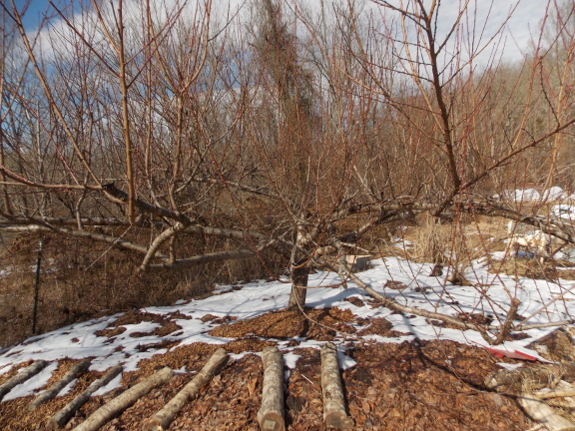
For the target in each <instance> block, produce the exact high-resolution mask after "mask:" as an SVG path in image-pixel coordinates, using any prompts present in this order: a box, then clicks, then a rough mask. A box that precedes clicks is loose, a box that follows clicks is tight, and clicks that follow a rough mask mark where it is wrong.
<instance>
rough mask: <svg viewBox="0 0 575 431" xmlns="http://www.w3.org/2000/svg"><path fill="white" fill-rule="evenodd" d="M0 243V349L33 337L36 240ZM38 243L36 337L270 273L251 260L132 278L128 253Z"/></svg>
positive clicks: (134, 257)
mask: <svg viewBox="0 0 575 431" xmlns="http://www.w3.org/2000/svg"><path fill="white" fill-rule="evenodd" d="M138 234H139V235H144V234H145V233H144V232H142V233H137V234H136V235H138ZM2 239H3V243H4V247H3V248H4V250H3V251H2V252H1V254H0V269H3V270H5V272H4V273H3V274H2V276H1V277H0V348H1V347H6V346H10V345H13V344H15V343H18V342H21V341H23V340H24V339H26V338H28V337H30V336H31V335H33V334H32V306H33V302H34V284H35V265H36V259H37V249H38V240H39V238H38V236H30V235H28V236H26V237H3V238H2ZM132 239H134V238H132ZM186 240H187V242H186V247H185V248H184V250H185V252H186V253H190V254H199V253H202V252H205V251H211V250H212V249H214V248H216V247H220V249H221V247H222V246H223V247H225V244H222V242H221V241H218V240H215V241H211V242H209V243H207V242H206V241H205V240H204V239H203V238H197V237H195V238H194V237H192V236H190V237H189V238H182V241H186ZM43 242H44V249H43V256H42V265H41V278H40V289H39V301H38V312H37V316H38V321H37V331H36V332H37V333H38V334H40V333H44V332H48V331H51V330H54V329H57V328H60V327H62V326H66V325H69V324H72V323H74V322H79V321H84V320H87V319H91V318H94V317H99V316H103V315H109V314H114V313H116V312H119V311H127V310H131V309H134V308H141V307H145V306H149V305H169V304H172V303H173V302H174V301H176V300H178V299H181V298H194V297H200V296H203V295H205V294H206V293H209V292H210V291H211V290H212V289H213V287H214V286H215V283H233V282H236V281H238V280H245V279H255V278H264V277H266V276H269V272H268V271H269V270H270V268H267V269H266V268H263V266H262V265H261V263H260V262H259V260H258V259H257V258H254V259H246V260H243V261H238V262H228V263H225V264H221V263H219V264H217V263H214V264H207V265H204V266H201V267H197V268H193V269H191V270H188V271H165V272H161V273H156V274H136V273H135V271H134V270H135V268H137V266H138V264H139V262H140V261H141V258H142V256H141V255H139V254H136V253H134V252H130V251H125V250H116V249H110V247H109V245H108V244H100V243H94V242H92V241H89V240H85V239H78V238H65V237H61V236H55V235H45V236H44V237H43ZM271 270H276V269H275V268H271Z"/></svg>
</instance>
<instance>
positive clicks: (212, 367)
mask: <svg viewBox="0 0 575 431" xmlns="http://www.w3.org/2000/svg"><path fill="white" fill-rule="evenodd" d="M227 359H228V355H227V354H226V351H225V350H224V349H223V348H221V347H220V348H219V349H218V350H216V351H215V352H214V354H213V355H212V357H211V358H210V359H209V360H208V362H207V363H206V365H204V367H203V368H202V370H201V371H200V372H199V373H198V374H197V375H196V376H195V377H194V378H193V379H192V381H191V382H189V383H188V384H187V385H186V386H184V388H183V389H182V390H181V391H180V392H178V394H177V395H176V396H175V397H174V398H172V399H171V400H170V402H168V404H166V405H165V406H164V408H163V409H162V410H160V411H159V412H157V413H156V414H155V415H154V416H152V417H151V418H150V420H148V422H147V424H146V427H145V429H146V430H152V431H161V430H166V429H168V428H169V426H170V424H171V423H172V421H173V420H174V419H175V417H176V415H177V414H178V413H179V411H180V410H181V409H182V407H184V405H185V404H186V402H188V401H192V400H194V399H195V398H196V397H197V396H198V392H199V390H200V388H201V387H202V386H204V385H205V384H206V383H207V382H208V381H210V380H211V379H212V378H213V377H214V376H215V375H216V374H218V373H219V372H220V371H221V369H222V368H223V367H224V366H225V364H226V363H227Z"/></svg>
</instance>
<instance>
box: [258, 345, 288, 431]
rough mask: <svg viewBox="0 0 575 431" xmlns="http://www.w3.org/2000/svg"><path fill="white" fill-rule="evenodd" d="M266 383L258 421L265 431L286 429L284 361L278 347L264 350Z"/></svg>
mask: <svg viewBox="0 0 575 431" xmlns="http://www.w3.org/2000/svg"><path fill="white" fill-rule="evenodd" d="M262 361H263V364H264V383H263V389H262V405H261V407H260V410H259V411H258V422H259V424H260V428H261V429H262V430H264V431H284V430H285V422H284V361H283V355H282V354H281V352H280V351H279V350H278V348H277V347H266V348H265V349H264V350H263V351H262Z"/></svg>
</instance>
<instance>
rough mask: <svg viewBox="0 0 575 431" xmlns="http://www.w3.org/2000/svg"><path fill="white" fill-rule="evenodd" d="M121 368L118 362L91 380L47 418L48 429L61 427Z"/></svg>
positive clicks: (118, 372) (119, 371)
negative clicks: (74, 396) (81, 390)
mask: <svg viewBox="0 0 575 431" xmlns="http://www.w3.org/2000/svg"><path fill="white" fill-rule="evenodd" d="M122 369H123V367H122V366H121V365H119V364H118V365H116V366H114V367H112V368H110V369H109V370H108V371H107V372H106V374H104V375H103V376H102V377H101V378H99V379H98V380H96V381H94V382H92V384H91V385H90V386H88V389H86V390H85V391H84V392H82V393H81V394H80V395H78V396H77V397H76V398H74V399H73V400H72V401H70V402H69V403H68V405H67V406H66V407H64V408H63V409H62V410H60V411H59V412H58V413H56V414H55V415H54V416H52V417H51V418H50V419H49V420H48V424H47V427H48V429H50V430H57V429H59V428H61V427H63V426H64V425H65V424H66V422H68V420H69V419H70V418H71V417H72V415H73V414H74V413H76V410H78V409H79V408H80V407H82V406H83V405H84V404H86V402H87V401H88V400H89V399H90V397H91V396H92V394H93V393H94V392H96V391H97V390H98V389H100V388H101V387H102V386H105V385H107V384H108V383H110V382H111V381H112V379H113V378H114V377H116V376H117V375H118V374H120V373H121V372H122Z"/></svg>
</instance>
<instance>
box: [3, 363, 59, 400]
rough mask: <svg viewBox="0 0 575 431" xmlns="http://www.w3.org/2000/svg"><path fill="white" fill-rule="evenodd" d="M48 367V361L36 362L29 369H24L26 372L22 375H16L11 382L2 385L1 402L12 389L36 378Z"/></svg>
mask: <svg viewBox="0 0 575 431" xmlns="http://www.w3.org/2000/svg"><path fill="white" fill-rule="evenodd" d="M47 365H48V362H46V361H36V362H34V363H33V364H32V365H30V366H29V367H26V368H25V369H24V371H21V372H20V373H18V374H16V375H15V376H14V377H12V378H11V379H10V380H8V381H7V382H5V383H4V384H3V385H1V386H0V401H2V398H4V396H6V394H7V393H8V392H10V391H11V390H12V389H14V387H15V386H18V385H19V384H20V383H23V382H25V381H26V380H28V379H29V378H30V377H32V376H35V375H36V374H38V373H39V372H40V371H42V370H43V369H44V368H46V366H47Z"/></svg>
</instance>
